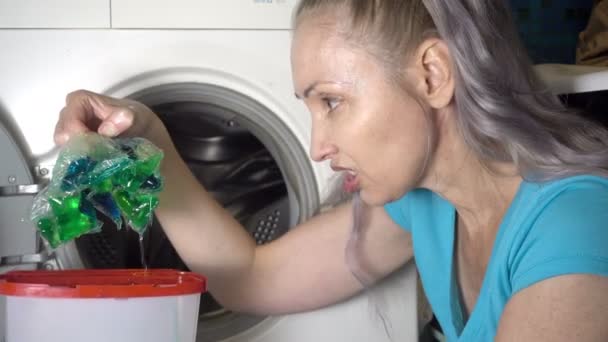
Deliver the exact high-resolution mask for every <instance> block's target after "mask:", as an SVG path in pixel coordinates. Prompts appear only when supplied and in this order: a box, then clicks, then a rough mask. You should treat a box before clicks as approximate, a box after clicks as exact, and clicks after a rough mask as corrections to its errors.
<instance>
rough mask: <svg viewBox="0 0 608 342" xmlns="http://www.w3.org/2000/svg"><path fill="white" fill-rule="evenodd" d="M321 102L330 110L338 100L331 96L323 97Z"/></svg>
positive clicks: (337, 103) (338, 102)
mask: <svg viewBox="0 0 608 342" xmlns="http://www.w3.org/2000/svg"><path fill="white" fill-rule="evenodd" d="M322 100H323V103H324V104H325V105H326V106H327V109H328V110H329V111H330V112H331V111H333V110H334V109H336V108H337V107H338V106H339V105H340V100H339V99H336V98H332V97H324V98H323V99H322Z"/></svg>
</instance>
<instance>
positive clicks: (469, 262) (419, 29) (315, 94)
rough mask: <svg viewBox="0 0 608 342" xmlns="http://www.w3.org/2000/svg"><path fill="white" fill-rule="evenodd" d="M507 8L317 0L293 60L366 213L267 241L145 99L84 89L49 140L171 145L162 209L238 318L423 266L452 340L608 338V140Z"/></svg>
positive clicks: (299, 16)
mask: <svg viewBox="0 0 608 342" xmlns="http://www.w3.org/2000/svg"><path fill="white" fill-rule="evenodd" d="M508 13H509V10H508V8H507V6H506V5H505V3H504V2H503V1H501V0H491V1H490V0H450V1H445V0H383V1H367V0H365V1H363V0H359V1H356V0H350V1H349V0H303V1H302V2H301V3H300V5H299V7H298V9H297V13H296V17H295V23H294V38H293V45H292V67H293V79H294V88H295V92H296V96H297V97H298V98H300V99H302V100H303V101H304V103H305V104H306V105H307V106H308V108H309V110H310V112H311V115H312V142H311V151H310V154H311V157H312V158H313V159H314V160H315V161H324V160H330V162H331V165H332V167H333V168H334V170H335V171H337V172H343V173H345V174H346V176H345V182H344V187H345V189H346V190H348V191H351V192H356V193H358V194H359V195H360V198H361V200H362V202H364V204H365V205H359V204H360V203H359V202H358V200H357V198H359V197H358V196H356V197H355V201H354V203H355V204H354V205H353V204H352V203H349V204H344V205H342V206H340V207H337V208H335V209H334V210H331V211H329V212H326V213H323V214H321V215H319V216H317V217H315V218H313V219H311V220H309V221H308V222H306V223H304V224H302V226H301V227H299V228H298V229H294V230H292V231H290V232H289V233H288V234H286V235H285V236H284V237H282V238H280V239H279V240H277V241H275V242H273V243H270V244H268V245H264V246H260V247H256V246H255V244H254V242H253V241H252V240H251V239H250V238H249V237H248V236H247V234H246V233H245V232H244V230H243V229H242V228H241V227H240V226H239V224H238V223H237V222H236V221H235V220H234V219H233V218H232V217H231V216H230V215H229V214H227V212H226V211H224V210H223V209H222V208H221V207H220V206H219V205H218V204H217V203H216V202H215V201H214V200H213V199H212V198H211V196H210V195H209V194H208V193H207V192H206V191H205V190H204V189H203V188H202V187H201V186H200V185H199V184H198V182H197V181H196V180H195V178H194V177H193V176H192V174H191V173H190V172H189V170H188V168H187V167H186V165H185V164H184V162H183V161H182V160H181V159H180V158H179V156H178V154H177V152H176V150H175V147H174V146H173V144H172V143H171V140H170V137H169V135H168V134H167V131H166V129H165V128H164V127H163V125H162V123H161V122H160V121H159V119H158V118H157V117H156V116H155V115H154V113H152V112H151V111H150V110H149V109H148V108H146V107H145V106H143V105H142V104H139V103H136V102H132V101H127V100H118V99H112V98H108V97H104V96H101V95H98V94H93V93H90V92H86V91H78V92H75V93H72V94H70V95H69V96H68V97H67V104H66V107H65V108H64V109H63V111H62V113H61V116H60V119H59V122H58V124H57V128H56V133H55V139H56V142H57V143H58V144H62V143H64V142H65V141H67V139H69V137H70V136H72V135H73V134H76V133H80V132H85V131H89V130H93V131H97V132H99V133H101V134H104V135H107V136H116V135H119V134H122V135H137V136H144V137H147V138H149V139H150V140H152V141H153V142H154V143H156V144H157V145H158V146H160V147H161V148H162V149H164V151H165V162H164V169H163V173H164V176H165V177H166V187H165V190H164V191H163V193H162V195H161V198H160V203H161V204H160V206H159V208H158V210H157V216H158V218H159V220H160V222H161V224H162V226H163V227H164V229H165V231H166V233H167V235H168V237H169V239H170V240H171V242H172V243H173V245H174V246H175V247H176V249H177V250H178V251H179V254H180V256H181V257H182V259H183V260H184V261H185V262H186V263H187V264H188V266H189V267H190V268H191V269H192V270H194V271H196V272H200V273H203V274H205V275H206V276H207V277H208V278H209V286H210V291H211V292H212V294H213V295H214V297H215V298H216V299H218V300H219V301H220V302H221V303H222V304H223V305H224V306H226V307H228V308H230V309H233V310H238V311H247V312H254V313H263V314H279V313H286V312H296V311H301V310H308V309H313V308H318V307H322V306H325V305H328V304H331V303H334V302H337V301H339V300H342V299H344V298H346V297H349V296H352V295H353V294H355V293H356V292H358V291H360V290H361V289H362V288H363V287H364V286H367V285H369V282H373V281H376V280H378V279H381V278H382V277H384V276H386V275H388V274H389V273H391V272H392V271H394V270H395V269H397V268H398V267H399V266H401V265H403V264H404V263H406V262H407V261H408V260H410V259H411V258H412V257H413V256H414V255H415V256H416V263H417V265H418V268H419V271H420V274H421V278H422V281H423V284H424V286H425V291H426V294H427V296H428V298H429V301H430V303H431V305H432V307H433V310H434V312H435V315H436V316H437V318H438V320H439V322H440V324H441V326H442V328H443V330H444V333H445V334H446V335H447V337H448V339H449V340H462V341H490V340H493V339H496V340H499V341H544V340H547V341H573V340H576V341H607V340H608V325H607V324H602V323H603V322H604V320H605V317H606V315H605V314H606V313H608V296H607V295H605V294H606V293H608V278H607V276H608V248H606V246H608V211H606V209H605V208H607V207H608V180H607V179H605V178H603V177H604V176H605V175H606V174H607V173H608V149H607V146H608V132H606V131H605V130H604V129H602V128H600V127H597V126H595V125H593V124H592V123H590V122H588V121H585V120H584V119H582V118H581V117H579V116H577V115H575V114H573V113H570V112H569V111H568V110H566V109H565V108H564V107H562V105H561V104H560V103H559V102H558V101H557V99H556V98H554V97H553V96H552V95H550V93H549V92H548V91H547V90H546V89H545V88H543V87H542V85H540V83H539V82H537V80H536V78H535V77H534V75H533V73H532V68H531V65H530V62H529V61H528V60H527V58H526V56H525V53H524V52H523V50H522V48H521V46H520V43H519V42H518V40H517V34H516V31H515V29H514V27H513V24H512V21H511V18H510V17H509V15H508ZM353 210H355V211H356V215H355V217H356V218H357V217H358V218H362V219H361V220H355V222H354V223H355V229H354V230H353V232H354V233H353V239H352V240H351V241H355V242H354V245H353V243H352V242H351V243H350V244H349V242H348V241H349V240H350V239H351V225H352V224H353V220H352V211H353ZM361 229H365V234H358V233H359V231H360V230H361ZM412 241H413V243H412ZM347 246H348V250H350V251H351V253H347V255H350V257H349V258H347V260H346V261H345V260H344V249H345V248H347ZM353 246H354V247H353ZM318 284H323V288H324V291H317V292H314V293H311V292H310V291H309V290H310V289H311V288H314V287H317V286H318Z"/></svg>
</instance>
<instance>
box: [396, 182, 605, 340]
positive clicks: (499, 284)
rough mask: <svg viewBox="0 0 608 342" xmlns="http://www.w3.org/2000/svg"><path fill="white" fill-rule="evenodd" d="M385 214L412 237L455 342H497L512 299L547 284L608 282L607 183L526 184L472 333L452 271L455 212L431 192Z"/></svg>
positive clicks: (507, 221)
mask: <svg viewBox="0 0 608 342" xmlns="http://www.w3.org/2000/svg"><path fill="white" fill-rule="evenodd" d="M385 209H386V210H387V212H388V213H389V215H390V216H391V218H392V219H393V220H394V221H395V222H397V223H398V224H399V225H400V226H401V227H403V228H404V229H406V230H408V231H411V233H412V239H413V243H414V255H415V259H416V264H417V266H418V271H419V273H420V278H421V280H422V284H423V286H424V290H425V292H426V295H427V298H428V300H429V303H430V304H431V307H432V308H433V312H434V313H435V316H436V317H437V320H438V321H439V323H440V324H441V327H442V329H443V332H444V334H445V336H446V337H447V339H448V340H449V341H458V340H460V341H492V340H493V339H494V336H495V335H496V330H497V328H498V323H499V321H500V317H501V315H502V312H503V309H504V307H505V305H506V304H507V302H508V301H509V299H510V298H511V297H512V296H513V295H515V294H516V293H517V292H518V291H520V290H522V289H524V288H526V287H528V286H530V285H532V284H534V283H536V282H539V281H541V280H543V279H547V278H550V277H554V276H558V275H564V274H572V273H586V274H597V275H603V276H608V179H606V178H600V177H595V176H575V177H569V178H564V179H561V180H556V181H551V182H545V183H532V182H526V181H523V182H522V183H521V185H520V187H519V189H518V191H517V194H516V196H515V198H514V199H513V202H512V203H511V205H510V207H509V209H508V210H507V212H506V213H505V216H504V218H503V221H502V222H501V224H500V227H499V228H498V232H497V234H496V238H495V243H494V246H493V250H492V255H491V257H490V261H489V263H488V266H487V269H486V274H485V277H484V280H483V283H482V286H481V290H480V293H479V297H478V299H477V302H476V304H475V307H474V308H473V311H472V312H471V314H470V317H469V319H468V321H467V322H466V325H465V322H464V319H463V311H462V310H461V302H460V294H459V291H458V285H457V281H456V277H455V275H454V274H453V270H454V267H453V266H452V263H453V260H454V258H453V255H454V253H453V248H454V235H455V234H454V223H455V218H456V211H455V208H454V206H452V205H451V204H450V203H449V202H448V201H446V200H445V199H443V198H441V197H439V196H438V195H437V194H435V193H433V192H431V191H429V190H423V189H416V190H413V191H411V192H409V193H408V194H406V195H405V196H404V197H403V198H401V199H399V200H397V201H395V202H391V203H388V204H387V205H386V206H385Z"/></svg>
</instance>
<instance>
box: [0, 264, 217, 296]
mask: <svg viewBox="0 0 608 342" xmlns="http://www.w3.org/2000/svg"><path fill="white" fill-rule="evenodd" d="M204 291H206V279H205V278H204V277H203V276H200V275H198V274H195V273H189V272H180V271H176V270H166V269H153V270H143V269H139V270H135V269H134V270H129V269H126V270H61V271H12V272H8V273H6V274H3V275H0V295H6V296H18V297H47V298H49V297H55V298H57V297H59V298H131V297H164V296H179V295H187V294H194V293H201V292H204Z"/></svg>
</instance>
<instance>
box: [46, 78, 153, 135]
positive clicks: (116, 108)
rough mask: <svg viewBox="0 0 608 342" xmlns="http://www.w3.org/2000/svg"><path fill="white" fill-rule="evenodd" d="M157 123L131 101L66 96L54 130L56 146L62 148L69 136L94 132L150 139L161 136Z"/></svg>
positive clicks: (87, 93)
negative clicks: (156, 135) (157, 135)
mask: <svg viewBox="0 0 608 342" xmlns="http://www.w3.org/2000/svg"><path fill="white" fill-rule="evenodd" d="M158 127H162V123H161V121H160V119H159V118H158V117H157V116H156V115H155V114H154V113H153V112H152V111H151V110H150V109H149V108H148V107H146V106H145V105H143V104H142V103H139V102H137V101H133V100H122V99H115V98H111V97H108V96H104V95H100V94H96V93H93V92H90V91H86V90H78V91H75V92H72V93H70V94H68V96H67V97H66V104H65V107H64V108H63V109H62V110H61V114H60V116H59V120H58V122H57V125H56V126H55V134H54V138H55V143H56V144H58V145H63V144H65V143H66V142H67V141H68V140H69V139H70V138H71V137H72V136H74V135H75V134H79V133H85V132H97V133H99V134H101V135H104V136H107V137H115V136H118V135H125V136H142V137H150V136H154V135H155V134H158V133H160V131H162V130H158V129H157V128H158Z"/></svg>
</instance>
